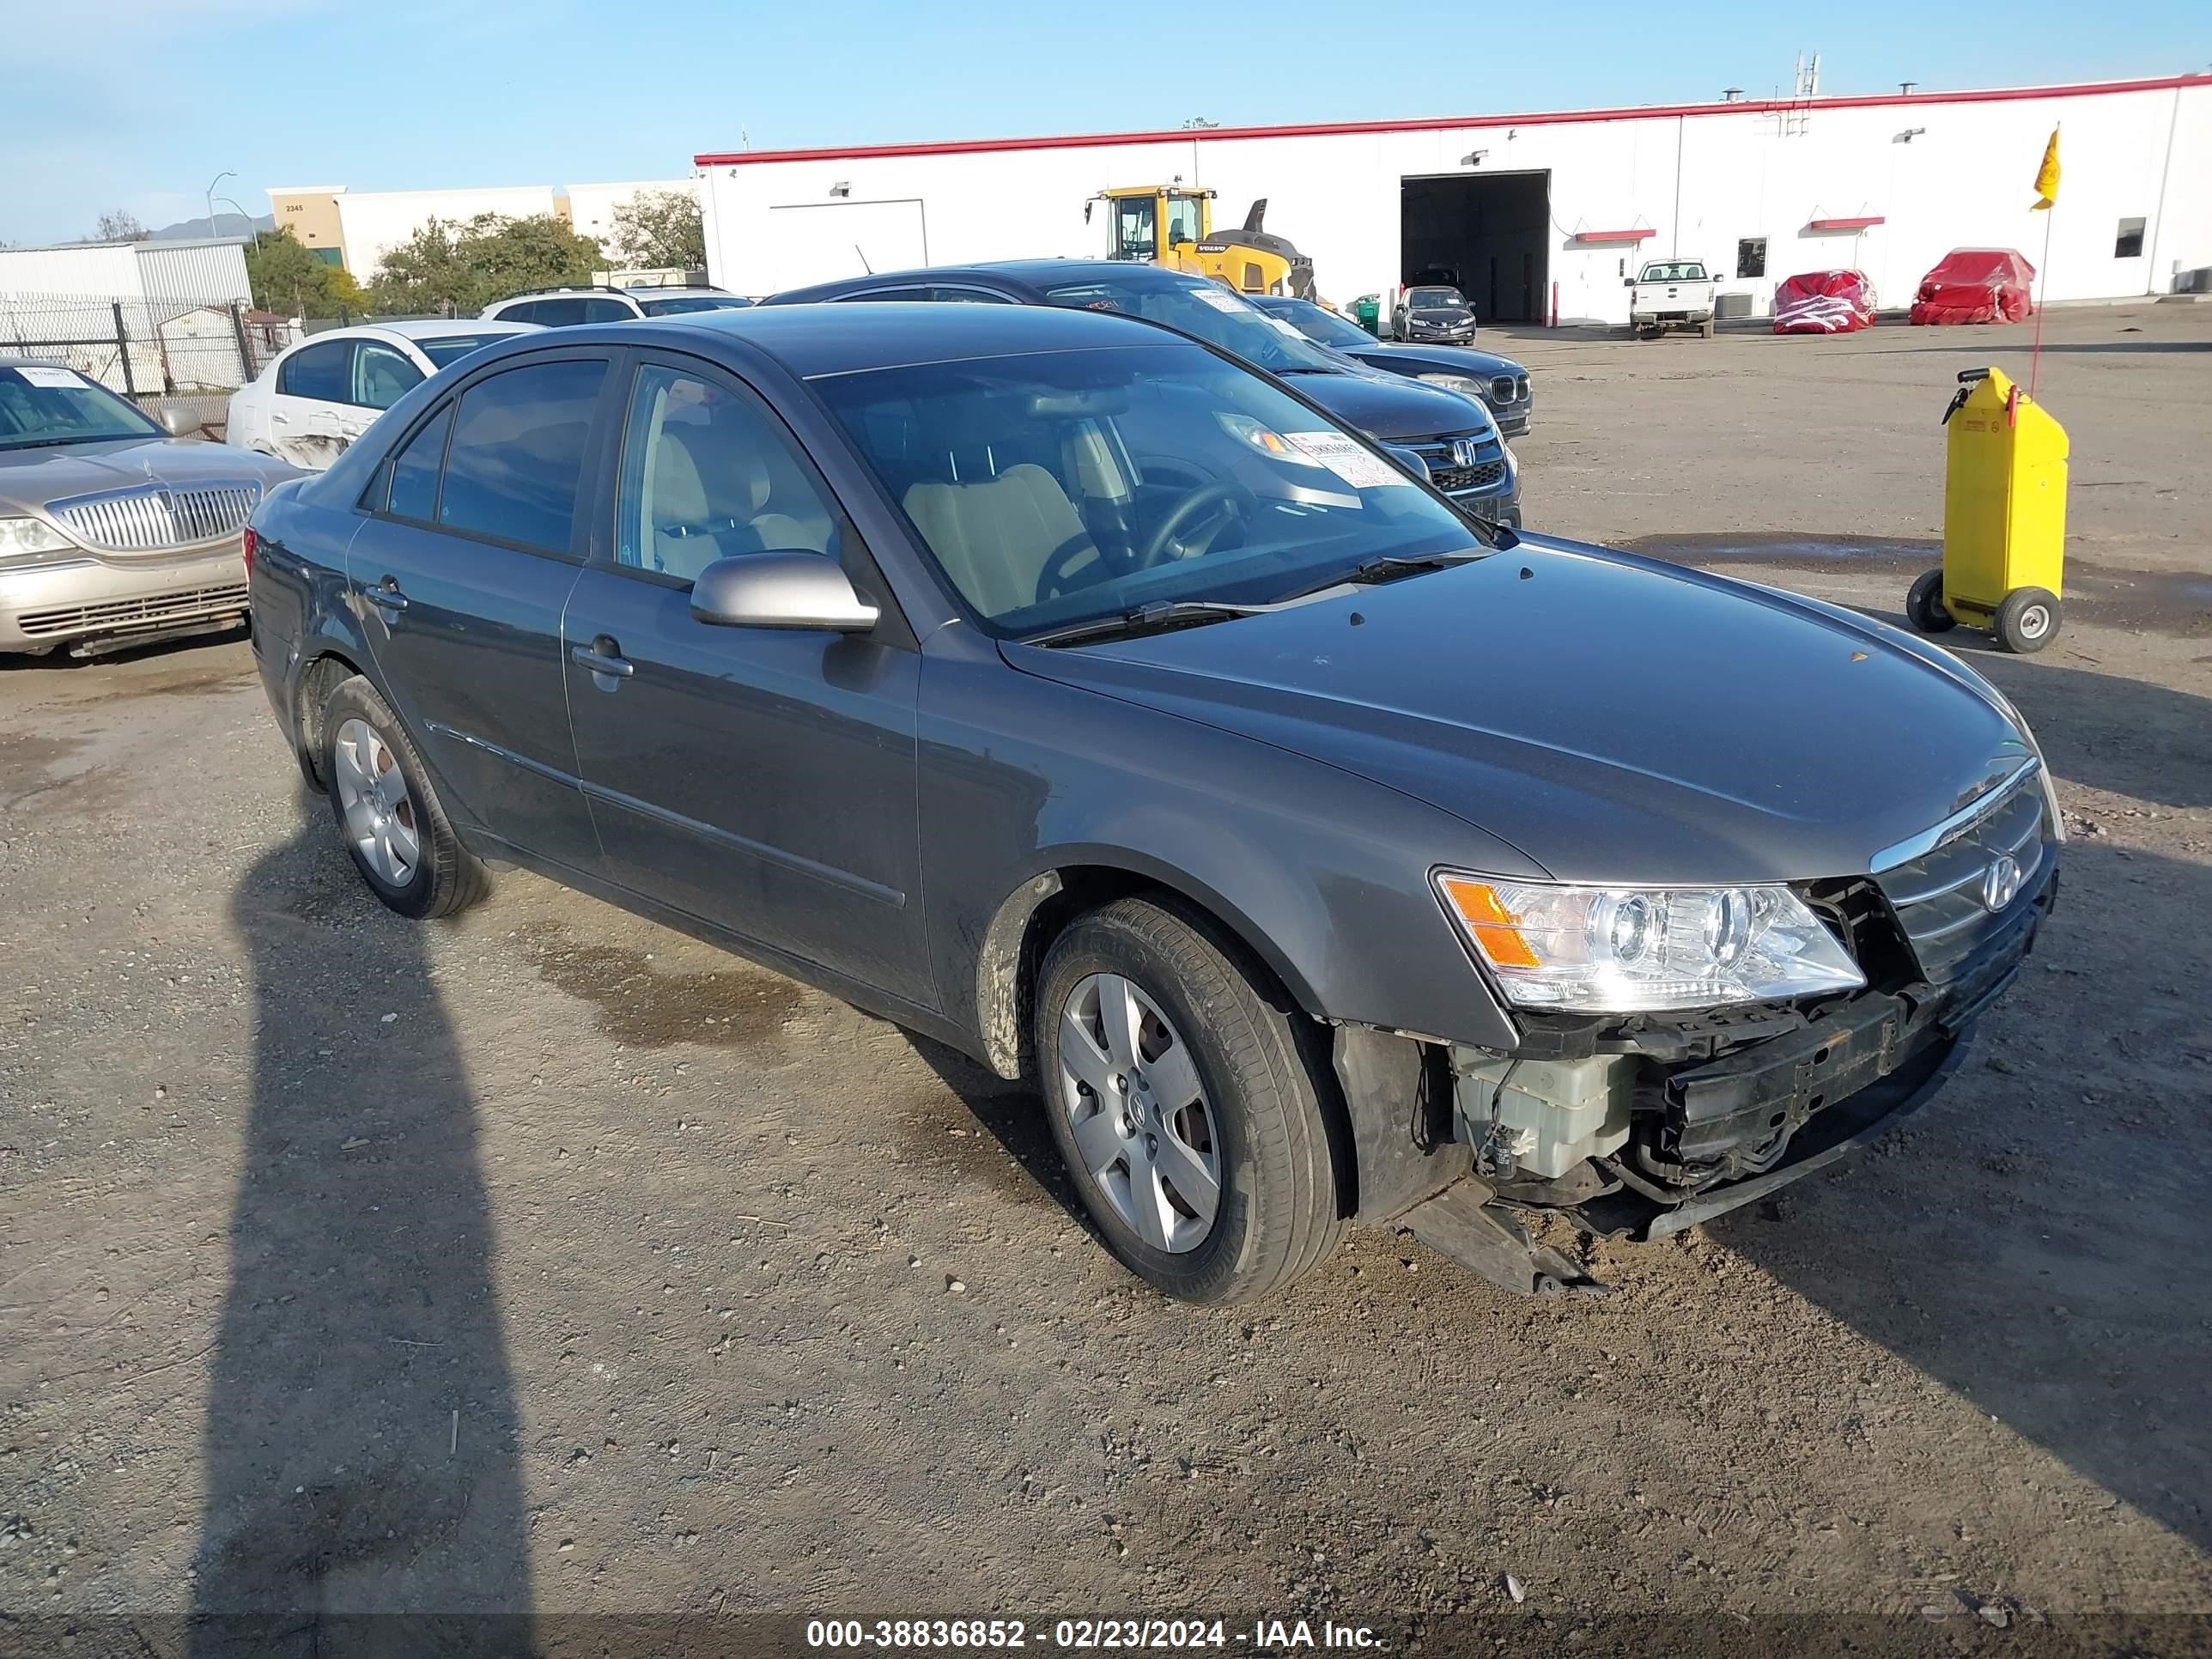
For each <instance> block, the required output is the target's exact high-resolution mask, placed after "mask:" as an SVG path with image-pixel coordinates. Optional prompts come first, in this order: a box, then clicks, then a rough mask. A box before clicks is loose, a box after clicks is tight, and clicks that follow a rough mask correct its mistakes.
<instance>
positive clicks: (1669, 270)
mask: <svg viewBox="0 0 2212 1659" xmlns="http://www.w3.org/2000/svg"><path fill="white" fill-rule="evenodd" d="M1644 281H1645V282H1647V283H1702V282H1704V281H1705V267H1704V266H1703V265H1701V264H1698V263H1697V262H1696V261H1695V260H1683V261H1680V262H1679V263H1677V264H1661V265H1646V266H1644Z"/></svg>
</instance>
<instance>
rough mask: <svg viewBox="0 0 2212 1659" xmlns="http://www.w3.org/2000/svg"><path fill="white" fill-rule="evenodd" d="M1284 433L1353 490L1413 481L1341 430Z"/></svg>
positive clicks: (1301, 449) (1301, 450)
mask: <svg viewBox="0 0 2212 1659" xmlns="http://www.w3.org/2000/svg"><path fill="white" fill-rule="evenodd" d="M1283 436H1284V437H1285V438H1287V439H1288V440H1289V441H1291V444H1292V445H1293V446H1295V447H1297V450H1298V452H1299V453H1301V454H1303V455H1304V456H1305V457H1306V458H1307V459H1309V460H1311V461H1313V462H1315V463H1316V465H1321V466H1325V467H1327V468H1328V470H1329V471H1332V472H1334V473H1335V474H1336V476H1337V477H1340V478H1341V479H1343V480H1344V481H1345V483H1348V484H1350V485H1351V486H1352V488H1353V489H1383V488H1384V487H1385V486H1387V485H1389V484H1403V485H1405V486H1406V487H1407V489H1412V488H1413V480H1412V479H1411V478H1409V477H1407V476H1406V475H1405V474H1404V473H1402V472H1401V471H1398V469H1397V468H1396V467H1395V466H1392V465H1390V464H1389V462H1388V461H1386V460H1384V459H1383V458H1382V457H1381V456H1380V455H1377V454H1376V453H1374V452H1373V451H1372V450H1370V449H1366V448H1364V447H1361V446H1360V445H1359V444H1358V443H1356V442H1354V441H1352V439H1350V438H1347V437H1346V436H1345V435H1344V434H1343V433H1341V432H1285V434H1283Z"/></svg>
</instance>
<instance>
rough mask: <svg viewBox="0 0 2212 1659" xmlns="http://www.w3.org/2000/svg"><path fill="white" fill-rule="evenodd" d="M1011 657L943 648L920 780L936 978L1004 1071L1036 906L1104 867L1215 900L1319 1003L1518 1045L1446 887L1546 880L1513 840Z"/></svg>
mask: <svg viewBox="0 0 2212 1659" xmlns="http://www.w3.org/2000/svg"><path fill="white" fill-rule="evenodd" d="M1007 672H1008V670H1007V667H1006V664H1005V663H1004V661H1003V660H1002V659H998V658H997V656H996V653H993V654H992V655H991V657H990V658H989V659H983V658H981V656H980V654H979V655H978V656H977V657H975V658H973V659H968V658H964V657H963V658H961V659H946V658H944V657H939V656H932V657H930V658H929V659H927V660H926V662H925V665H924V671H923V677H922V718H921V792H920V793H921V835H922V862H923V880H924V885H925V890H926V893H927V905H928V911H929V927H930V935H931V950H932V956H933V963H934V965H935V968H936V975H937V983H938V986H939V994H940V995H941V997H942V998H943V1000H944V1002H945V1011H946V1012H947V1013H948V1014H949V1015H951V1017H952V1018H955V1019H956V1020H958V1021H959V1022H960V1023H962V1024H965V1025H968V1026H969V1027H970V1029H972V1030H975V1032H976V1034H977V1035H978V1036H979V1037H980V1038H981V1046H982V1047H983V1048H985V1050H986V1051H987V1053H988V1054H989V1055H990V1057H991V1059H992V1061H993V1063H994V1066H998V1067H999V1069H1000V1070H1001V1071H1002V1072H1004V1071H1008V1070H1009V1068H1010V1067H1011V1066H1012V1063H1013V1059H1014V1057H1015V1055H1016V1054H1018V1035H1019V1030H1020V1024H1021V1022H1022V1020H1023V1019H1024V1018H1025V1016H1026V1012H1027V1011H1026V1010H1024V1009H1022V1008H1021V1007H1020V1006H1019V996H1020V986H1019V969H1020V960H1021V958H1020V955H1019V949H1018V946H1019V943H1020V941H1021V940H1022V939H1023V938H1024V936H1025V932H1026V928H1027V926H1028V921H1029V919H1030V917H1031V916H1033V915H1035V914H1036V911H1037V910H1038V908H1040V907H1041V906H1042V904H1043V903H1045V902H1046V901H1047V900H1048V899H1049V898H1051V897H1052V896H1054V893H1055V892H1057V891H1058V890H1060V887H1059V886H1058V885H1056V884H1066V883H1067V882H1069V881H1070V878H1074V879H1079V880H1081V879H1093V878H1095V877H1096V875H1097V872H1121V874H1123V875H1125V876H1126V877H1127V878H1129V879H1128V880H1127V881H1126V882H1124V883H1123V884H1121V890H1127V888H1128V887H1129V886H1132V885H1151V886H1157V887H1159V888H1163V889H1165V890H1168V891H1170V892H1173V893H1176V894H1179V895H1180V896H1182V897H1183V898H1184V899H1186V900H1187V901H1188V902H1191V903H1193V904H1194V905H1197V906H1199V907H1200V908H1203V909H1204V910H1206V912H1207V913H1208V914H1209V915H1212V917H1213V918H1214V919H1215V920H1216V921H1218V922H1219V923H1220V924H1221V926H1222V927H1225V928H1226V929H1227V930H1228V931H1229V932H1231V933H1233V934H1234V935H1235V936H1236V937H1237V939H1239V940H1241V941H1242V942H1243V944H1244V945H1246V946H1247V947H1248V948H1249V950H1250V951H1251V952H1252V953H1253V955H1254V956H1255V957H1258V958H1259V959H1260V961H1261V962H1262V963H1265V964H1266V966H1267V969H1269V970H1270V971H1271V972H1272V973H1273V975H1274V976H1275V977H1276V978H1277V979H1278V980H1279V981H1281V983H1282V986H1283V987H1284V989H1285V992H1286V993H1287V994H1289V995H1290V996H1291V999H1292V1000H1294V1001H1295V1002H1296V1003H1297V1006H1300V1007H1301V1008H1303V1009H1304V1010H1305V1012H1308V1013H1309V1014H1311V1015H1312V1016H1314V1017H1315V1018H1319V1019H1324V1020H1329V1021H1333V1022H1339V1023H1351V1024H1365V1025H1374V1026H1378V1027H1382V1028H1383V1029H1386V1030H1407V1031H1413V1032H1418V1033H1420V1034H1422V1035H1425V1036H1435V1037H1438V1038H1442V1039H1445V1040H1449V1041H1455V1042H1468V1043H1472V1044H1476V1045H1479V1046H1481V1047H1486V1048H1506V1047H1510V1046H1512V1045H1513V1044H1514V1043H1515V1042H1517V1041H1518V1037H1517V1034H1516V1031H1515V1030H1514V1028H1513V1026H1512V1024H1511V1022H1510V1019H1509V1018H1507V1016H1506V1014H1505V1012H1504V1009H1503V1007H1502V1006H1500V1005H1499V1003H1498V1000H1496V998H1495V997H1494V996H1493V995H1492V993H1491V991H1490V989H1489V987H1488V986H1487V985H1486V982H1485V981H1484V979H1483V978H1482V976H1481V975H1480V973H1479V972H1478V971H1477V970H1476V969H1475V967H1474V964H1473V963H1472V962H1471V961H1470V959H1469V958H1468V954H1467V951H1465V949H1464V948H1463V947H1462V945H1461V944H1460V941H1459V939H1458V936H1457V934H1456V933H1455V931H1454V930H1453V928H1452V927H1451V926H1450V924H1449V922H1448V921H1446V919H1445V917H1444V916H1443V912H1442V910H1441V908H1440V907H1439V906H1438V904H1437V899H1436V897H1435V895H1434V893H1433V891H1432V890H1431V887H1430V884H1429V872H1430V870H1431V868H1432V867H1433V866H1436V865H1438V864H1455V865H1464V866H1469V867H1473V868H1476V869H1485V870H1493V871H1502V872H1526V873H1527V874H1528V875H1529V876H1531V877H1540V876H1541V872H1539V871H1536V870H1534V869H1533V868H1531V867H1528V865H1527V860H1524V859H1523V858H1522V856H1521V855H1520V854H1518V853H1516V852H1515V851H1514V850H1513V849H1512V848H1510V847H1507V846H1506V845H1504V843H1503V842H1498V841H1497V840H1496V839H1495V838H1493V837H1492V836H1487V835H1486V834H1484V833H1483V832H1482V831H1481V830H1480V829H1474V827H1472V826H1470V825H1468V824H1467V823H1462V822H1461V821H1460V820H1458V819H1456V818H1455V817H1450V816H1449V815H1448V814H1446V813H1443V812H1441V811H1437V809H1435V808H1433V807H1431V806H1429V805H1426V804H1425V803H1423V802H1420V801H1417V800H1414V799H1412V798H1411V797H1409V796H1407V795H1403V794H1401V793H1398V792H1396V791H1395V790H1392V789H1389V788H1388V787H1384V786H1382V785H1379V784H1376V783H1373V782H1370V781H1368V780H1366V779H1363V778H1359V777H1357V776H1354V775H1352V774H1349V773H1346V772H1342V771H1339V770H1337V769H1334V768H1332V767H1329V766H1327V765H1325V764H1323V763H1320V762H1317V761H1315V760H1312V759H1310V758H1308V757H1304V756H1300V755H1296V754H1292V753H1290V752H1288V751H1286V750H1281V749H1278V748H1276V747H1274V746H1273V745H1271V744H1265V743H1261V742H1259V741H1257V740H1255V739H1253V738H1245V737H1242V736H1238V735H1237V734H1234V733H1231V732H1223V731H1221V730H1219V729H1218V728H1215V727H1212V726H1201V725H1199V724H1197V723H1195V722H1193V721H1189V720H1184V719H1182V717H1180V716H1178V715H1175V714H1166V713H1164V712H1161V711H1158V710H1155V709H1150V708H1143V707H1140V706H1139V705H1135V704H1132V703H1128V702H1123V701H1121V699H1119V698H1117V697H1114V696H1109V695H1107V694H1104V693H1102V692H1098V691H1096V690H1087V689H1084V688H1079V687H1074V686H1069V685H1065V684H1060V683H1059V682H1056V681H1050V680H1045V679H1042V678H1037V677H1035V676H1024V677H1023V678H1021V680H1020V681H1019V683H1018V688H1014V689H1012V690H1011V692H1010V687H1009V684H1008V681H1007V678H1006V676H1007Z"/></svg>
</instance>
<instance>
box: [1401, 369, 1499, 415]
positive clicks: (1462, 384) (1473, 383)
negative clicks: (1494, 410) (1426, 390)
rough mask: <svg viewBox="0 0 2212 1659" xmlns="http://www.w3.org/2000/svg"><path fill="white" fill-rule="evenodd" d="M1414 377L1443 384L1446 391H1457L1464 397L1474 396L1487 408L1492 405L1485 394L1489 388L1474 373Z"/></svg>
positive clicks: (1432, 384)
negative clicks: (1475, 377)
mask: <svg viewBox="0 0 2212 1659" xmlns="http://www.w3.org/2000/svg"><path fill="white" fill-rule="evenodd" d="M1413 378H1414V379H1415V380H1420V381H1422V382H1424V383H1425V384H1426V385H1429V386H1442V387H1443V389H1444V390H1445V391H1446V392H1458V393H1459V395H1460V396H1461V397H1462V398H1474V400H1475V402H1477V403H1479V404H1481V405H1482V406H1483V407H1484V408H1485V409H1487V408H1489V407H1490V399H1489V398H1488V397H1487V396H1486V395H1485V394H1486V391H1487V388H1486V386H1484V385H1483V384H1482V382H1481V381H1480V380H1476V379H1474V376H1472V375H1468V374H1417V375H1415V376H1414V377H1413Z"/></svg>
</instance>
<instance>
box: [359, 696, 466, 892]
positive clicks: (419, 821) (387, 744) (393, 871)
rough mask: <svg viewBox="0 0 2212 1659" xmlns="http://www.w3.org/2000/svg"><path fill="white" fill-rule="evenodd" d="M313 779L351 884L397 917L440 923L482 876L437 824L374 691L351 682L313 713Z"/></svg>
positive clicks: (416, 762)
mask: <svg viewBox="0 0 2212 1659" xmlns="http://www.w3.org/2000/svg"><path fill="white" fill-rule="evenodd" d="M322 729H323V732H324V734H325V737H324V740H325V743H326V744H327V745H328V747H327V749H326V750H325V754H324V757H323V775H324V776H325V777H326V778H328V779H329V780H330V799H331V814H332V816H334V817H336V818H337V826H338V836H339V839H340V840H342V841H343V842H344V843H345V849H346V852H347V854H348V855H349V856H350V857H351V858H352V860H353V864H354V868H355V869H356V870H358V871H360V872H361V878H362V880H363V881H365V882H367V883H368V885H369V889H370V890H371V891H372V892H374V894H375V895H376V896H377V897H379V898H380V899H382V900H383V901H384V902H385V903H386V904H387V905H389V906H390V907H391V908H392V909H394V910H397V911H398V913H399V914H400V915H403V916H413V917H416V918H423V917H429V916H447V915H453V913H454V912H455V911H457V910H461V909H465V908H467V907H468V906H469V905H471V904H473V903H475V902H477V900H478V899H480V898H482V897H483V896H484V894H485V893H486V892H488V891H489V890H490V885H491V878H490V877H489V874H488V873H487V872H485V870H484V867H483V865H482V864H480V863H478V862H477V860H476V859H475V858H473V857H471V855H470V853H469V851H468V849H467V848H465V847H463V846H462V845H461V843H460V840H459V837H458V836H455V835H454V834H453V824H452V823H450V822H449V821H448V820H447V817H446V810H445V808H444V807H443V806H442V805H440V803H439V800H438V796H437V793H436V791H435V790H434V789H432V788H431V787H430V780H429V778H428V775H426V774H425V773H424V771H423V769H422V757H420V756H418V755H416V752H415V745H414V744H412V743H410V742H409V741H408V738H407V733H406V732H405V730H404V728H403V727H402V726H400V724H399V720H398V716H397V715H395V714H393V713H392V710H391V708H389V707H388V706H387V705H386V702H385V701H384V699H383V698H382V697H380V696H377V694H376V688H375V687H374V686H373V685H371V684H369V683H368V680H367V679H365V678H362V676H361V675H358V674H356V675H355V676H354V677H353V678H350V679H348V680H345V681H343V682H342V683H341V684H339V685H338V687H337V690H334V691H332V692H331V696H330V701H329V702H326V703H325V704H324V705H323V723H322Z"/></svg>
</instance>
